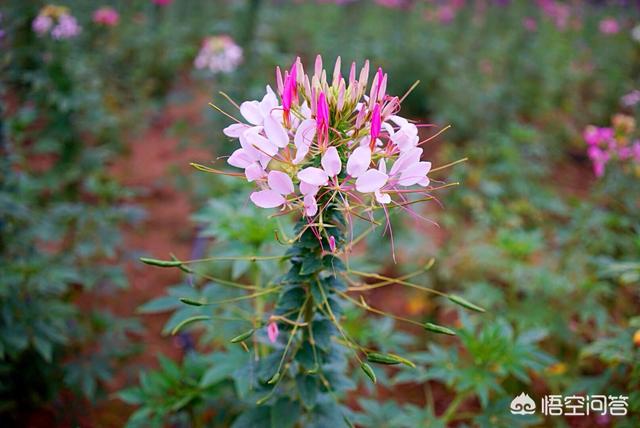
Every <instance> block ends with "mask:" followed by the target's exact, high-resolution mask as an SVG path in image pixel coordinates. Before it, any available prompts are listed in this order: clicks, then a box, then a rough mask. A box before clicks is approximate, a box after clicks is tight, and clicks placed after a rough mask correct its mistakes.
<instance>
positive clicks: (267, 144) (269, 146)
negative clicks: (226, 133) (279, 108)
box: [243, 127, 278, 156]
mask: <svg viewBox="0 0 640 428" xmlns="http://www.w3.org/2000/svg"><path fill="white" fill-rule="evenodd" d="M258 132H260V128H259V127H256V128H252V129H250V130H249V131H247V132H245V133H244V134H243V135H244V137H245V138H246V140H247V142H248V143H249V144H251V146H253V147H256V148H257V149H259V151H260V152H261V153H264V154H266V155H268V156H274V155H275V154H276V153H278V146H276V145H275V144H273V143H272V142H271V141H269V140H267V139H266V138H264V137H263V136H262V135H260V134H258Z"/></svg>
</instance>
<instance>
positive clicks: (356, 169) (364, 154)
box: [347, 146, 371, 178]
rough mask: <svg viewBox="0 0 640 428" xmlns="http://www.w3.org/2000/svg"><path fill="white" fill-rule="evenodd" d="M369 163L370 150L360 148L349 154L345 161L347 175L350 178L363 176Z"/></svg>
mask: <svg viewBox="0 0 640 428" xmlns="http://www.w3.org/2000/svg"><path fill="white" fill-rule="evenodd" d="M370 163H371V150H369V148H368V147H363V146H360V147H358V148H357V149H355V150H354V151H353V153H351V156H349V160H348V161H347V174H349V175H350V176H352V177H356V178H357V177H359V176H360V175H361V174H363V173H364V172H365V171H366V170H367V169H368V168H369V164H370Z"/></svg>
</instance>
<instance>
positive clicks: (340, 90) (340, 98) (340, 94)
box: [337, 79, 345, 111]
mask: <svg viewBox="0 0 640 428" xmlns="http://www.w3.org/2000/svg"><path fill="white" fill-rule="evenodd" d="M344 92H345V87H344V80H343V79H341V80H340V86H338V105H337V107H338V111H342V108H343V107H344Z"/></svg>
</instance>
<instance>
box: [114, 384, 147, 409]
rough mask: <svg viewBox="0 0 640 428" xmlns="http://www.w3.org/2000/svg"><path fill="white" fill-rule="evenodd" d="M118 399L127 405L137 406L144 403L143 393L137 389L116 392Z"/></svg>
mask: <svg viewBox="0 0 640 428" xmlns="http://www.w3.org/2000/svg"><path fill="white" fill-rule="evenodd" d="M118 398H120V399H121V400H122V401H124V402H125V403H127V404H132V405H138V404H142V402H143V401H144V393H143V392H142V389H140V388H138V387H134V388H128V389H125V390H123V391H120V392H118Z"/></svg>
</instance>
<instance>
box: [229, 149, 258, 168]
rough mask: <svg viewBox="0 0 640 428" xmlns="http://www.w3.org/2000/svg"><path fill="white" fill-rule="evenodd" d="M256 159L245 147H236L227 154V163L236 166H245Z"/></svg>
mask: <svg viewBox="0 0 640 428" xmlns="http://www.w3.org/2000/svg"><path fill="white" fill-rule="evenodd" d="M255 160H256V159H255V158H254V157H253V156H251V155H250V154H249V153H248V152H247V151H246V150H245V149H238V150H236V151H235V152H233V153H232V154H231V156H229V159H227V163H228V164H229V165H231V166H235V167H236V168H246V167H248V166H249V165H251V164H252V163H253V162H254V161H255Z"/></svg>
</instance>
